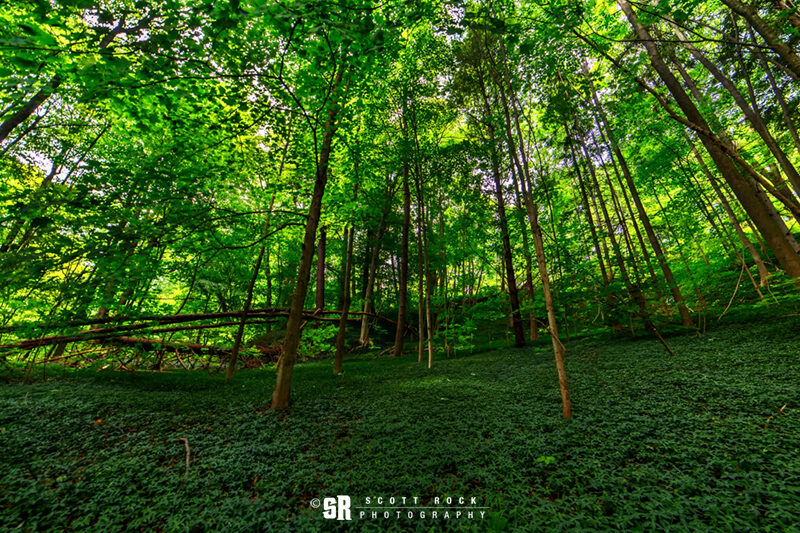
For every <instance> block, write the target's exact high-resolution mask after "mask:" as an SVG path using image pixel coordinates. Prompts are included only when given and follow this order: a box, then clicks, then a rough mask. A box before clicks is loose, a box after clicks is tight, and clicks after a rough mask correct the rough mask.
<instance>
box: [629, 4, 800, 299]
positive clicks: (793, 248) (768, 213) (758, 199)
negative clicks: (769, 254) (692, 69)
mask: <svg viewBox="0 0 800 533" xmlns="http://www.w3.org/2000/svg"><path fill="white" fill-rule="evenodd" d="M723 1H725V2H726V3H728V2H731V0H723ZM617 3H618V4H619V6H620V7H621V8H622V11H623V12H624V13H625V15H626V17H627V18H628V20H629V21H630V22H631V24H632V25H633V27H634V30H635V31H636V34H637V36H638V37H639V39H640V41H642V43H643V44H644V46H645V48H646V50H647V54H648V56H649V58H650V63H651V65H653V68H654V69H655V70H656V72H657V73H658V75H659V77H660V78H661V79H662V81H663V82H664V84H665V85H666V86H667V89H668V90H669V92H670V93H671V94H672V96H673V98H675V101H676V102H677V103H678V105H679V106H680V108H681V109H682V110H683V112H684V114H685V115H686V119H687V120H688V121H689V122H691V123H693V124H696V125H698V126H699V127H700V130H701V131H698V136H699V137H700V140H701V142H702V143H703V146H704V147H705V148H706V150H707V151H708V153H709V155H710V156H711V158H712V159H713V160H714V163H715V165H716V166H717V168H718V169H719V170H720V173H721V174H722V176H723V178H724V179H725V181H726V182H728V185H729V186H730V187H731V189H732V190H733V192H734V194H735V195H736V197H737V199H738V200H739V202H741V204H742V206H743V207H744V208H745V210H746V211H747V213H748V215H749V216H750V218H751V219H752V220H753V222H754V223H755V224H756V226H758V228H759V231H760V232H761V235H762V236H763V237H764V239H765V240H766V241H767V243H768V244H769V246H770V247H771V248H772V251H773V253H774V254H775V257H776V258H777V260H778V262H779V263H780V264H781V266H782V267H783V269H784V271H785V272H786V274H787V275H788V276H789V277H790V278H792V279H795V280H797V279H798V278H800V254H799V253H798V252H800V246H798V244H797V241H795V239H794V237H793V236H792V235H791V234H790V233H789V232H788V230H787V229H786V225H785V223H783V220H782V219H781V218H780V216H778V217H776V216H775V213H773V211H774V206H772V204H771V203H769V205H767V203H768V202H769V200H768V199H766V198H765V197H764V196H763V192H762V193H759V191H758V190H757V189H756V187H755V186H754V184H753V183H752V182H750V181H748V180H747V179H745V178H744V177H743V176H742V175H741V174H740V173H739V171H738V170H737V169H736V166H735V165H734V163H733V161H732V160H731V159H730V158H729V157H728V156H727V155H726V153H725V152H724V151H723V149H722V148H721V147H720V146H719V144H718V143H717V142H715V139H713V138H712V135H711V134H710V131H711V130H710V128H709V127H708V123H707V122H706V120H705V119H704V118H703V116H702V114H701V113H700V111H699V110H698V109H697V107H695V105H694V104H693V103H692V101H691V99H690V98H689V96H688V95H687V94H686V92H685V91H684V90H683V88H682V87H681V85H680V83H679V82H678V80H677V79H676V78H675V76H674V75H673V74H672V72H671V71H670V70H669V68H668V67H667V65H666V63H664V61H663V59H662V58H661V56H660V54H659V53H658V50H657V48H656V46H655V44H654V42H653V39H652V37H651V36H650V34H649V32H648V31H647V29H646V28H645V27H644V26H642V25H641V24H639V22H638V21H637V18H636V15H635V14H634V12H633V10H632V8H631V6H630V3H629V2H628V0H617ZM737 3H738V2H737ZM799 70H800V69H799ZM770 207H772V209H770ZM797 283H798V285H799V286H800V281H797Z"/></svg>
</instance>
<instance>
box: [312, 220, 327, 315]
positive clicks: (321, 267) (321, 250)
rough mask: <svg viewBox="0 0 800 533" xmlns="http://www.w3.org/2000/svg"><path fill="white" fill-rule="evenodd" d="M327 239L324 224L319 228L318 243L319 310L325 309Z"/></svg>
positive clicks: (317, 291)
mask: <svg viewBox="0 0 800 533" xmlns="http://www.w3.org/2000/svg"><path fill="white" fill-rule="evenodd" d="M326 241H327V229H326V228H325V226H322V227H321V228H320V229H319V244H318V245H317V290H316V293H315V295H314V297H315V298H314V300H315V304H316V305H315V307H316V309H317V311H322V310H323V309H325V245H326Z"/></svg>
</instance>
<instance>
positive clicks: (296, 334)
mask: <svg viewBox="0 0 800 533" xmlns="http://www.w3.org/2000/svg"><path fill="white" fill-rule="evenodd" d="M343 74H344V65H339V67H338V69H337V74H336V80H335V82H334V84H333V90H334V91H335V90H336V87H337V86H338V85H339V84H340V83H341V81H342V75H343ZM338 110H339V105H338V102H333V103H332V104H331V109H330V111H329V112H328V119H327V121H326V123H325V126H324V132H325V133H324V135H323V139H322V146H321V150H320V156H319V161H318V162H317V174H316V178H315V180H314V192H313V194H312V197H311V206H310V208H309V211H308V219H307V221H306V231H305V236H304V237H303V248H302V251H301V255H300V266H299V268H298V273H297V285H296V286H295V289H294V293H293V294H292V305H291V308H290V311H289V319H288V320H287V322H286V339H285V340H284V342H283V349H282V351H281V356H280V358H279V359H278V375H277V378H276V380H275V390H274V391H273V394H272V404H271V406H270V407H271V408H272V409H286V408H288V407H289V391H290V387H291V383H292V371H293V370H294V363H295V360H296V358H297V348H298V347H299V345H300V335H301V327H300V326H301V322H302V313H303V304H304V302H305V299H306V291H307V289H308V281H309V277H310V275H311V264H312V262H313V258H314V242H315V241H316V236H317V226H318V225H319V218H320V213H321V211H322V197H323V195H324V194H325V185H326V183H327V181H328V166H329V161H330V156H331V149H332V147H333V135H334V132H335V129H336V115H337V112H338Z"/></svg>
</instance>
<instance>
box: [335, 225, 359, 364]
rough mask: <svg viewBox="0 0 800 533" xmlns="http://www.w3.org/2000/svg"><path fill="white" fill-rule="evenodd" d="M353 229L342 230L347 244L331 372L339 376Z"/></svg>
mask: <svg viewBox="0 0 800 533" xmlns="http://www.w3.org/2000/svg"><path fill="white" fill-rule="evenodd" d="M354 233H355V228H351V229H349V230H348V229H347V228H345V230H344V239H345V242H347V246H346V250H345V254H344V255H345V257H344V281H343V282H342V285H343V287H344V290H343V294H344V297H343V298H342V314H341V315H340V317H339V331H338V332H337V334H336V355H335V356H334V359H333V372H334V374H339V373H341V371H342V359H343V357H344V340H345V339H344V336H345V333H346V328H347V313H349V312H350V289H349V288H348V287H349V286H350V273H351V271H352V269H353V235H354Z"/></svg>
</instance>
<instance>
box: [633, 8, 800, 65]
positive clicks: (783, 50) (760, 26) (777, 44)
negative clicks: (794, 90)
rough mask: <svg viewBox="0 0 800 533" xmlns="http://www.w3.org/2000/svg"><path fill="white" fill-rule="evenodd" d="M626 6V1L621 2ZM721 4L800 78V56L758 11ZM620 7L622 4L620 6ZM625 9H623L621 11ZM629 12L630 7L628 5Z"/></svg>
mask: <svg viewBox="0 0 800 533" xmlns="http://www.w3.org/2000/svg"><path fill="white" fill-rule="evenodd" d="M623 2H625V3H626V4H627V0H623ZM722 3H723V4H725V5H726V6H728V7H729V8H730V9H731V10H732V11H733V12H734V13H736V14H738V15H741V16H742V17H744V19H745V20H747V22H749V23H750V25H751V26H752V27H753V28H755V30H756V31H757V32H758V33H759V34H760V35H761V37H762V38H763V39H764V42H766V43H767V46H769V47H770V48H772V50H773V51H774V52H775V53H776V54H778V55H779V56H780V58H781V59H783V61H784V64H785V65H786V67H787V68H789V70H791V71H792V72H793V73H794V74H795V75H796V76H797V77H800V56H798V55H797V54H796V53H795V52H794V50H792V47H791V46H790V45H789V44H788V43H785V42H783V41H782V40H781V38H780V36H779V35H778V33H777V32H776V31H775V30H774V29H773V28H772V26H770V25H769V23H767V22H766V21H765V20H764V19H762V18H761V17H760V16H759V14H758V9H757V8H756V7H753V6H751V5H747V4H745V3H744V2H741V1H740V0H722ZM620 5H622V4H620ZM624 9H625V8H624V7H623V10H624ZM628 10H630V5H628ZM626 14H627V13H626ZM628 18H629V19H630V17H628Z"/></svg>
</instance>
